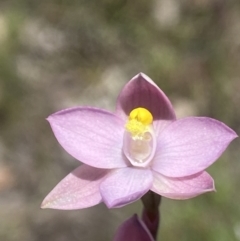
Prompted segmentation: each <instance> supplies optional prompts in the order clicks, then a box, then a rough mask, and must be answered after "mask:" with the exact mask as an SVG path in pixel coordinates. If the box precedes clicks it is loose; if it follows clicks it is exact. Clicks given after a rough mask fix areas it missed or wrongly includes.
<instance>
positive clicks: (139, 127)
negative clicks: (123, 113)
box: [125, 107, 153, 136]
mask: <svg viewBox="0 0 240 241" xmlns="http://www.w3.org/2000/svg"><path fill="white" fill-rule="evenodd" d="M152 122H153V117H152V114H151V113H150V112H149V111H148V110H147V109H145V108H142V107H139V108H136V109H134V110H132V111H131V113H130V115H129V121H128V122H127V124H126V126H125V127H126V129H127V131H129V132H131V133H132V135H133V136H143V134H144V133H145V132H146V131H148V128H149V127H148V126H149V125H150V124H152Z"/></svg>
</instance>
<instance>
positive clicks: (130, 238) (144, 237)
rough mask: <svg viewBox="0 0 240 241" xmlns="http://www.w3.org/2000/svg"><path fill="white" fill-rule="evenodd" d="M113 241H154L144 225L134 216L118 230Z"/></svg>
mask: <svg viewBox="0 0 240 241" xmlns="http://www.w3.org/2000/svg"><path fill="white" fill-rule="evenodd" d="M113 241H154V239H153V238H152V236H151V234H150V232H149V231H148V229H147V227H146V225H145V224H144V223H143V221H141V220H140V219H139V218H138V216H137V215H136V214H134V215H133V216H132V217H131V218H129V219H128V220H126V221H125V222H124V223H122V224H121V226H120V227H119V228H118V230H117V233H116V234H115V237H114V240H113Z"/></svg>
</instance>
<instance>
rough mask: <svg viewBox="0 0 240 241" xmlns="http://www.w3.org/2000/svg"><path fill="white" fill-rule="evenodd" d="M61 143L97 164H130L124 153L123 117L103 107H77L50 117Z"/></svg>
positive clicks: (74, 154) (95, 165) (89, 163)
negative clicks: (127, 162)
mask: <svg viewBox="0 0 240 241" xmlns="http://www.w3.org/2000/svg"><path fill="white" fill-rule="evenodd" d="M48 121H49V122H50V124H51V127H52V129H53V132H54V134H55V136H56V138H57V140H58V141H59V143H60V144H61V145H62V147H63V148H64V149H65V150H66V151H67V152H68V153H69V154H71V155H72V156H73V157H75V158H76V159H78V160H79V161H81V162H84V163H85V164H87V165H90V166H94V167H98V168H116V167H125V166H127V164H126V161H125V157H124V155H123V154H122V142H123V134H124V123H123V121H122V120H121V119H120V118H119V117H117V116H115V115H114V114H112V113H109V112H107V111H104V110H100V109H95V108H87V107H77V108H72V109H67V110H63V111H59V112H57V113H55V114H53V115H51V116H49V117H48Z"/></svg>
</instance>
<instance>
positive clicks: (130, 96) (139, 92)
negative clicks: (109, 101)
mask: <svg viewBox="0 0 240 241" xmlns="http://www.w3.org/2000/svg"><path fill="white" fill-rule="evenodd" d="M137 107H144V108H146V109H148V110H149V111H150V112H151V113H152V115H153V118H154V124H155V126H156V129H158V128H160V129H162V128H163V127H162V125H164V126H165V124H167V120H175V119H176V116H175V112H174V110H173V107H172V104H171V102H170V101H169V99H168V98H167V96H166V95H165V94H164V93H163V91H162V90H161V89H160V88H159V87H158V86H157V85H156V84H155V83H154V82H153V81H152V80H151V79H150V78H149V77H148V76H147V75H145V74H143V73H140V74H138V75H136V76H135V77H133V78H132V79H131V80H130V81H129V82H128V83H127V84H126V85H125V86H124V88H123V90H122V91H121V93H120V95H119V97H118V100H117V108H116V113H117V115H119V116H121V117H122V118H123V119H125V120H126V119H127V118H128V116H129V114H130V112H131V111H132V110H133V109H135V108H137Z"/></svg>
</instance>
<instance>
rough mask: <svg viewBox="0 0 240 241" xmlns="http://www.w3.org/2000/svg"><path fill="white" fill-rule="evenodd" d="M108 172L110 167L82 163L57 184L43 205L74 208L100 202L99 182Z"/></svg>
mask: <svg viewBox="0 0 240 241" xmlns="http://www.w3.org/2000/svg"><path fill="white" fill-rule="evenodd" d="M108 172H109V170H108V169H97V168H94V167H90V166H87V165H84V164H83V165H81V166H80V167H78V168H76V169H75V170H74V171H73V172H71V173H70V174H69V175H67V176H66V177H65V178H64V179H63V180H62V181H61V182H60V183H58V184H57V186H56V187H55V188H54V189H53V190H52V191H51V192H50V193H49V194H48V195H47V196H46V198H45V199H44V200H43V202H42V205H41V207H42V208H53V209H62V210H72V209H81V208H87V207H91V206H94V205H96V204H98V203H100V202H101V201H102V197H101V195H100V193H99V183H100V182H101V181H102V180H103V178H104V177H105V175H106V174H107V173H108Z"/></svg>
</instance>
